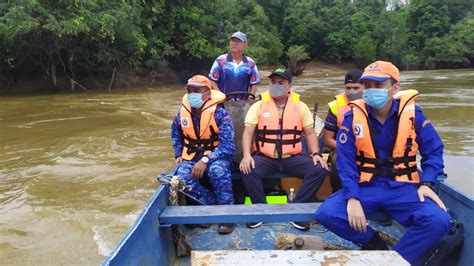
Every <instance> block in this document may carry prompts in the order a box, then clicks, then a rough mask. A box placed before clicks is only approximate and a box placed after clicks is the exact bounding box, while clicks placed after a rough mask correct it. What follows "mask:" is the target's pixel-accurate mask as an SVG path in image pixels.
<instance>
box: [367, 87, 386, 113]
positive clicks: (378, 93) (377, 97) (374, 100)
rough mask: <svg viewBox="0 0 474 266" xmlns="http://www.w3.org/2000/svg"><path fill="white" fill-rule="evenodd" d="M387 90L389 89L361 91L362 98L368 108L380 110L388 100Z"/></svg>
mask: <svg viewBox="0 0 474 266" xmlns="http://www.w3.org/2000/svg"><path fill="white" fill-rule="evenodd" d="M388 90H389V89H378V88H368V89H365V90H364V91H363V94H362V98H363V99H364V101H365V102H366V103H367V104H368V105H369V106H371V107H373V108H375V109H380V108H382V107H383V106H384V105H385V104H386V103H387V102H388V100H390V98H389V97H388Z"/></svg>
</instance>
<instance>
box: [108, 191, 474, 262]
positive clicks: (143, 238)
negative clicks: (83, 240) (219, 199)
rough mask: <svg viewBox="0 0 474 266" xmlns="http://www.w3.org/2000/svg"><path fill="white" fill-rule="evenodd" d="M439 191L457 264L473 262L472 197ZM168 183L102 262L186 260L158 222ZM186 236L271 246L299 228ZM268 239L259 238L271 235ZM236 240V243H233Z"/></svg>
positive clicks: (200, 242) (195, 242)
mask: <svg viewBox="0 0 474 266" xmlns="http://www.w3.org/2000/svg"><path fill="white" fill-rule="evenodd" d="M439 195H440V197H441V198H442V200H443V201H444V202H445V204H446V206H447V207H448V208H449V210H450V212H451V214H452V216H453V218H455V219H456V220H457V221H458V222H461V223H463V224H464V228H465V231H464V237H465V241H464V245H463V248H462V251H461V258H460V261H459V265H466V266H467V265H474V254H473V253H472V250H474V223H472V222H471V221H472V220H473V219H474V199H472V198H471V197H469V196H467V195H465V194H463V193H462V192H460V191H458V190H457V189H456V188H454V187H453V186H451V185H449V184H445V183H440V185H439ZM168 196H169V192H168V186H161V187H160V188H159V189H158V190H157V191H156V192H155V193H154V194H153V196H152V197H151V199H150V201H149V202H148V203H147V205H146V207H145V209H144V210H143V212H142V213H141V214H140V216H139V217H138V218H137V221H136V222H135V224H134V225H133V226H132V228H131V229H130V230H129V231H128V232H127V233H126V235H125V236H124V237H123V239H122V240H121V241H120V242H119V244H118V245H117V246H116V247H115V249H114V250H113V252H112V253H111V254H110V255H109V256H107V257H106V259H105V260H104V262H103V264H102V265H172V264H174V263H178V264H187V263H189V258H184V259H182V258H181V259H178V258H176V256H175V248H174V242H173V235H172V232H171V226H170V225H168V224H160V214H161V213H162V212H163V210H164V209H165V208H166V207H168ZM371 226H375V227H377V228H376V229H377V230H380V231H385V232H387V233H389V234H391V235H393V236H394V237H396V238H399V237H400V236H401V235H402V234H403V229H401V228H399V227H397V226H390V227H383V226H380V225H378V224H371ZM182 231H183V233H184V234H186V235H187V240H188V242H189V244H190V245H191V247H192V248H193V249H199V250H218V249H257V250H263V249H274V241H273V240H274V236H275V235H277V234H282V233H292V234H301V231H297V230H296V229H294V228H292V227H291V226H288V224H282V223H276V224H269V225H267V226H262V227H260V228H258V229H253V230H252V231H251V233H249V229H247V228H245V225H243V224H240V225H239V226H238V228H237V229H236V230H235V231H234V233H232V234H231V235H225V236H218V235H217V233H216V228H215V226H213V227H211V228H208V229H193V230H190V229H186V228H184V227H183V228H182ZM305 234H307V235H319V236H321V237H322V238H323V239H324V240H325V241H327V242H329V243H333V244H339V245H343V246H346V247H350V248H355V249H356V248H357V246H355V245H354V244H352V243H350V242H348V241H345V240H343V239H341V238H339V237H337V236H336V235H334V234H332V233H331V232H327V231H325V230H324V229H323V228H321V227H318V226H313V229H312V230H310V231H309V232H307V233H305ZM271 237H273V239H269V241H262V240H265V239H266V238H271ZM235 243H237V246H236V245H235Z"/></svg>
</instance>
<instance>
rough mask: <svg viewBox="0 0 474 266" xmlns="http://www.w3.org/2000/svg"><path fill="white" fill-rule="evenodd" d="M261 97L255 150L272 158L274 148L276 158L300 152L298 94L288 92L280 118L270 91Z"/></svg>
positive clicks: (301, 120) (301, 124) (301, 121)
mask: <svg viewBox="0 0 474 266" xmlns="http://www.w3.org/2000/svg"><path fill="white" fill-rule="evenodd" d="M261 97H262V100H261V101H262V106H261V107H260V110H259V116H258V124H257V130H256V137H255V141H256V149H257V151H258V152H259V153H262V154H264V155H266V156H268V157H272V158H273V157H274V154H275V150H276V152H277V155H278V158H282V157H283V156H284V155H297V154H300V153H301V149H302V146H301V135H302V133H303V117H302V113H301V107H300V96H299V95H298V94H297V93H295V92H290V95H289V96H288V100H287V101H286V105H285V107H284V109H283V113H282V117H281V119H280V116H279V114H278V107H277V106H276V103H275V101H274V100H273V98H272V97H271V96H270V93H269V92H268V91H267V92H264V93H262V94H261Z"/></svg>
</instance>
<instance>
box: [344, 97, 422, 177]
mask: <svg viewBox="0 0 474 266" xmlns="http://www.w3.org/2000/svg"><path fill="white" fill-rule="evenodd" d="M418 95H419V93H418V91H416V90H407V91H402V92H399V93H398V94H396V95H395V96H394V99H395V100H398V101H400V105H399V108H398V112H397V115H398V125H397V127H398V128H397V130H396V132H395V134H396V139H395V143H394V144H393V148H392V157H389V158H380V157H379V155H378V154H377V149H376V148H375V145H374V141H373V136H372V132H371V130H370V122H369V120H368V113H367V109H366V107H365V101H364V100H362V99H361V100H355V101H352V102H350V103H349V106H351V107H352V112H353V114H354V120H353V123H352V128H353V132H354V136H355V144H356V148H357V157H356V159H357V166H358V168H359V171H360V181H359V182H361V183H362V182H369V181H370V180H371V179H372V177H373V176H374V175H385V176H391V177H393V178H394V179H395V180H396V181H400V182H410V183H419V181H420V178H419V174H418V169H417V165H416V153H417V151H418V144H417V143H416V141H415V140H416V132H415V99H416V97H417V96H418ZM382 165H385V166H388V168H382V167H381V166H382Z"/></svg>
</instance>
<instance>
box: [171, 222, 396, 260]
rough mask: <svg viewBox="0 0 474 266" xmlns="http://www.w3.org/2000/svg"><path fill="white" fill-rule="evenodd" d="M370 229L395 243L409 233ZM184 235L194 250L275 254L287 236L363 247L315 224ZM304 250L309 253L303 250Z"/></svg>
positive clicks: (200, 230)
mask: <svg viewBox="0 0 474 266" xmlns="http://www.w3.org/2000/svg"><path fill="white" fill-rule="evenodd" d="M369 225H370V226H371V227H372V228H373V229H375V230H377V231H380V232H384V233H386V234H388V235H390V236H392V237H393V238H395V239H400V237H401V236H402V235H403V233H404V231H405V229H404V228H403V227H402V226H400V225H399V224H398V223H396V222H393V223H392V225H389V226H384V225H380V224H378V223H376V222H372V221H369ZM180 229H181V232H182V233H183V234H184V235H185V236H186V241H187V243H188V244H189V246H190V247H191V250H204V251H212V250H275V249H276V241H277V239H280V238H281V237H282V236H283V235H285V234H292V235H297V236H298V237H303V238H307V239H311V237H312V236H319V237H320V238H322V239H323V241H324V243H325V245H326V246H327V245H328V244H329V245H336V246H342V247H346V248H347V249H352V250H357V249H360V247H359V246H358V245H356V244H354V243H352V242H350V241H346V240H344V239H342V238H340V237H338V236H337V235H335V234H334V233H332V232H330V231H328V230H327V229H326V228H324V227H323V226H321V225H319V224H312V225H311V229H310V230H309V231H306V232H304V231H300V230H298V229H296V228H294V227H293V226H292V225H291V224H290V223H271V224H263V225H262V226H260V227H258V228H255V229H250V228H247V227H246V226H245V224H238V225H237V228H236V229H235V230H234V232H232V233H231V234H228V235H220V234H218V233H217V225H213V226H211V227H209V228H199V227H197V228H193V229H190V228H187V227H185V226H183V225H180ZM302 249H306V248H305V246H303V248H302ZM175 265H190V257H183V258H178V259H177V261H176V262H175Z"/></svg>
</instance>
